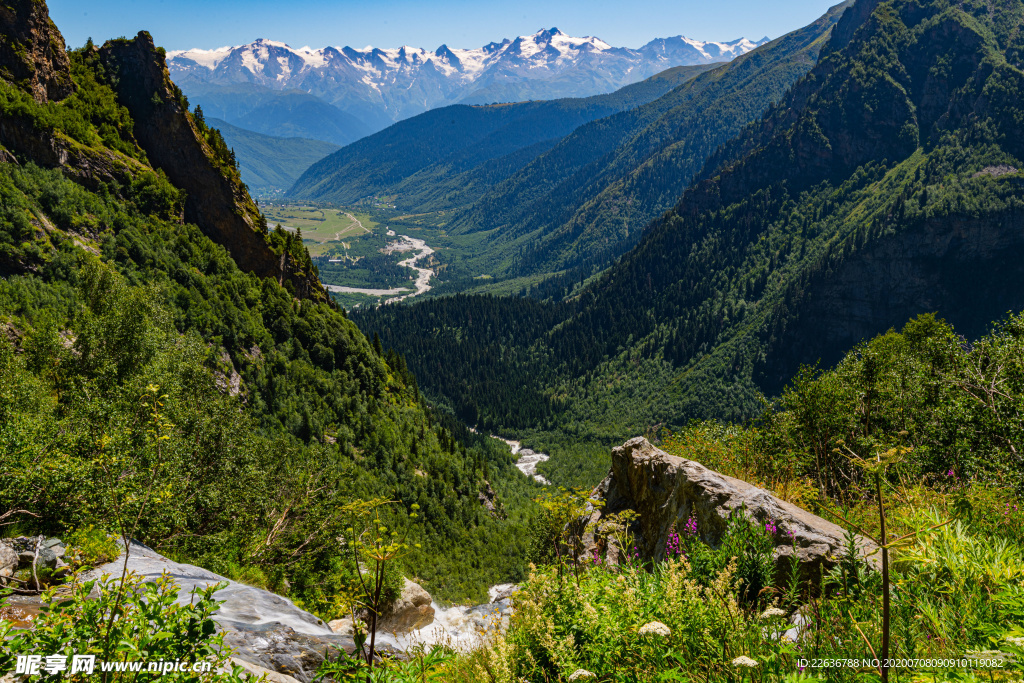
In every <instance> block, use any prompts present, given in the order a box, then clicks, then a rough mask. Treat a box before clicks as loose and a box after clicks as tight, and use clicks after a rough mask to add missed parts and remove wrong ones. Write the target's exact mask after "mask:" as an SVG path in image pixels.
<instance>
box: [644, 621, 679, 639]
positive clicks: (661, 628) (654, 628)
mask: <svg viewBox="0 0 1024 683" xmlns="http://www.w3.org/2000/svg"><path fill="white" fill-rule="evenodd" d="M640 635H642V636H646V635H655V636H670V635H672V629H670V628H669V627H668V626H665V624H663V623H661V622H660V621H652V622H649V623H646V624H644V625H643V626H641V627H640Z"/></svg>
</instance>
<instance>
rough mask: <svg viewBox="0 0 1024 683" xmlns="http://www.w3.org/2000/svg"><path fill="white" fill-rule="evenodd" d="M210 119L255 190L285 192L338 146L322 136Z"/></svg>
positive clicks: (241, 171) (239, 168) (250, 186)
mask: <svg viewBox="0 0 1024 683" xmlns="http://www.w3.org/2000/svg"><path fill="white" fill-rule="evenodd" d="M207 121H208V122H209V124H210V125H211V126H212V127H214V128H216V129H217V130H219V131H220V134H221V135H222V136H224V142H225V143H227V146H228V147H229V148H230V149H231V150H232V151H233V152H234V153H235V158H236V159H237V160H238V170H239V172H240V173H241V174H242V182H244V183H245V184H246V185H247V186H248V187H249V189H250V190H251V191H253V192H254V193H256V194H259V193H260V192H264V193H268V192H273V193H280V192H284V191H285V190H287V189H288V188H289V187H291V186H292V184H293V183H294V182H295V180H296V179H297V178H298V177H299V176H300V175H302V172H303V171H305V170H306V169H307V168H309V166H310V164H312V163H314V162H317V161H319V160H320V159H323V158H324V157H325V156H327V155H328V154H331V153H332V152H336V151H338V149H339V147H338V145H335V144H332V143H330V142H324V141H323V140H311V139H309V138H290V137H278V136H275V135H264V134H263V133H257V132H255V131H251V130H246V129H245V128H238V127H237V126H232V125H231V124H230V123H228V122H227V121H221V120H220V119H213V118H207Z"/></svg>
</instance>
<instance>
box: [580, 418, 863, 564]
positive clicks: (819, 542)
mask: <svg viewBox="0 0 1024 683" xmlns="http://www.w3.org/2000/svg"><path fill="white" fill-rule="evenodd" d="M594 494H595V495H596V496H597V497H598V498H600V499H603V500H604V502H605V506H604V508H603V509H601V510H597V511H595V512H594V513H593V515H592V516H591V518H590V520H589V521H590V522H591V523H593V524H594V525H597V524H599V522H600V520H601V518H602V517H604V516H607V515H609V514H613V513H616V512H621V511H623V510H633V511H635V512H637V513H639V515H640V517H639V522H638V524H639V530H638V533H637V538H636V541H637V548H638V550H639V551H640V553H641V554H642V555H643V556H645V557H650V558H660V557H663V556H664V552H665V547H666V542H667V540H668V535H669V533H670V530H671V529H673V528H675V529H682V528H683V527H684V526H685V525H686V523H687V520H688V519H689V518H690V516H691V515H692V516H693V517H694V519H696V521H697V534H698V535H699V536H700V538H701V539H702V540H703V541H704V542H706V543H708V544H710V545H712V546H716V545H718V543H719V542H720V541H721V540H722V536H723V535H724V533H725V531H726V528H727V525H728V520H729V515H730V514H731V513H732V512H733V510H737V509H740V508H744V509H745V510H746V514H748V515H751V516H752V517H754V518H756V519H757V520H759V521H761V522H767V521H768V520H772V521H773V522H774V527H775V529H776V533H775V538H774V541H775V559H776V562H777V564H778V567H777V571H776V574H777V576H779V577H785V576H787V575H788V571H787V569H788V567H789V562H790V561H791V560H792V558H794V556H795V558H796V561H797V562H799V563H800V568H801V576H802V578H804V579H805V580H811V581H815V580H816V579H817V577H818V576H820V574H821V572H822V570H823V569H827V568H828V567H830V566H831V565H833V564H834V563H835V561H836V560H837V558H838V556H839V555H840V554H841V553H842V552H843V547H844V544H845V539H846V531H845V530H844V529H842V528H841V527H839V526H837V525H835V524H833V523H832V522H829V521H828V520H825V519H822V518H821V517H818V516H816V515H813V514H811V513H810V512H808V511H806V510H803V509H801V508H798V507H797V506H795V505H793V504H792V503H787V502H786V501H784V500H780V499H779V498H776V497H775V496H773V495H772V494H771V493H769V492H768V491H765V490H764V489H760V488H757V487H756V486H753V485H751V484H748V483H747V482H745V481H741V480H739V479H734V478H733V477H727V476H725V475H724V474H719V473H718V472H715V471H713V470H709V469H708V468H706V467H704V466H703V465H701V464H700V463H699V462H695V461H693V460H686V459H685V458H679V457H676V456H673V455H669V454H668V453H666V452H665V451H663V450H660V449H658V448H655V447H654V446H653V445H651V443H650V442H648V441H647V439H645V438H643V437H637V438H635V439H630V440H629V441H627V442H626V443H624V444H623V445H622V446H619V447H617V448H614V449H612V467H611V471H610V472H609V473H608V477H607V478H606V479H605V480H604V481H602V482H601V483H600V484H599V485H598V487H597V489H595V491H594ZM857 546H858V548H859V551H860V554H861V557H862V558H863V559H864V560H865V561H866V562H868V563H870V564H872V565H874V564H876V563H877V562H879V561H880V558H879V556H878V547H877V546H876V545H875V544H874V543H873V542H872V541H869V540H867V539H865V538H862V537H860V536H857Z"/></svg>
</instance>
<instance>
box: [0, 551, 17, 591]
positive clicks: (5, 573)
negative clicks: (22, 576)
mask: <svg viewBox="0 0 1024 683" xmlns="http://www.w3.org/2000/svg"><path fill="white" fill-rule="evenodd" d="M17 569H18V553H17V551H16V550H14V548H12V547H11V546H9V545H7V544H6V543H4V542H2V541H0V586H4V585H6V582H5V581H4V579H6V578H7V577H10V576H13V575H14V572H15V571H17Z"/></svg>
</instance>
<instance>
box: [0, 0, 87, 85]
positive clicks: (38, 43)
mask: <svg viewBox="0 0 1024 683" xmlns="http://www.w3.org/2000/svg"><path fill="white" fill-rule="evenodd" d="M0 78H3V79H4V80H7V81H10V82H11V83H14V84H15V85H18V86H21V87H23V88H25V89H26V90H28V91H29V92H30V93H32V97H33V98H35V100H36V102H39V103H43V102H53V101H60V100H63V99H64V98H65V97H68V96H69V95H71V94H72V93H73V92H74V91H75V84H74V81H72V79H71V62H70V61H69V60H68V55H67V52H66V51H65V47H64V37H63V36H62V35H61V34H60V31H58V30H57V27H56V26H55V25H54V23H53V21H51V20H50V13H49V11H48V10H47V8H46V3H45V2H40V1H39V0H6V1H5V2H4V3H2V4H0Z"/></svg>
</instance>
